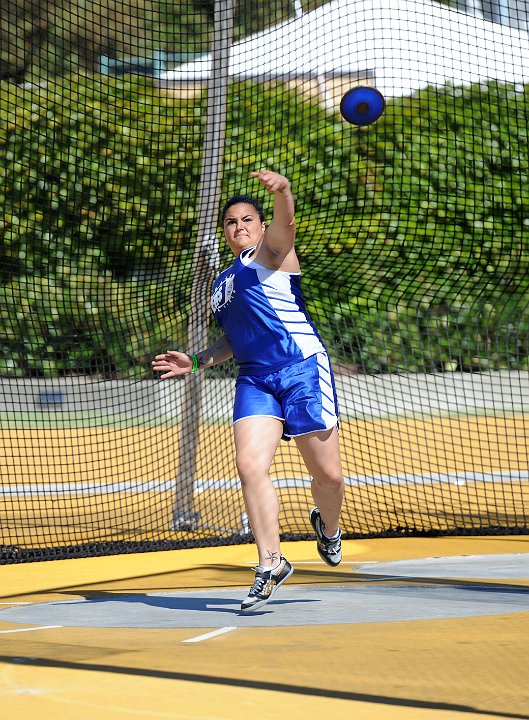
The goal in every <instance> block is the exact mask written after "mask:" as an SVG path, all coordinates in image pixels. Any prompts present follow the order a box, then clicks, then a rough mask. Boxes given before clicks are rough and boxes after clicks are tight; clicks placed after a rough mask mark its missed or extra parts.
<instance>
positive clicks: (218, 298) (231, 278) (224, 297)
mask: <svg viewBox="0 0 529 720" xmlns="http://www.w3.org/2000/svg"><path fill="white" fill-rule="evenodd" d="M234 284H235V274H233V273H232V274H231V275H227V276H226V277H225V278H224V280H223V281H222V282H221V283H219V285H218V287H216V288H215V290H214V292H213V295H212V296H211V309H212V310H213V312H214V313H216V312H218V311H219V310H222V308H223V307H226V305H228V304H229V303H230V302H231V299H232V297H233V294H234V292H235V291H234Z"/></svg>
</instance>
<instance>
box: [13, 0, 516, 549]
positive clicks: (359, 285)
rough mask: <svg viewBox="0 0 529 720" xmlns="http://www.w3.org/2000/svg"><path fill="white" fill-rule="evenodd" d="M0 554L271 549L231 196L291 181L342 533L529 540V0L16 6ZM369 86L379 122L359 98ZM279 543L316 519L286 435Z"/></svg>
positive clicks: (302, 533) (277, 477)
mask: <svg viewBox="0 0 529 720" xmlns="http://www.w3.org/2000/svg"><path fill="white" fill-rule="evenodd" d="M0 14H1V20H2V22H1V31H0V33H1V56H0V57H1V60H0V63H1V64H0V72H1V78H2V79H1V83H0V102H1V114H0V154H1V163H0V174H1V180H2V182H1V185H0V190H1V194H2V198H1V200H2V215H1V217H0V239H1V245H0V274H1V276H2V285H1V287H0V313H1V325H0V420H1V422H0V467H1V476H0V477H1V485H0V561H1V562H20V561H24V560H38V559H49V558H57V557H74V556H80V555H87V554H109V553H122V552H129V551H133V550H151V549H167V548H175V547H186V546H187V547H189V546H192V545H199V544H202V545H208V544H215V543H217V544H218V543H238V542H245V541H249V540H251V538H252V536H251V529H250V527H249V525H248V521H247V518H246V516H245V512H244V505H243V500H242V495H241V491H240V488H239V483H238V480H237V474H236V467H235V458H234V449H233V441H232V429H231V408H232V402H233V391H234V383H235V376H236V368H235V366H234V365H233V363H232V362H229V363H226V364H223V365H219V366H217V367H215V368H213V369H211V370H208V371H205V372H199V373H196V374H194V375H192V376H188V377H186V378H185V379H184V380H171V381H161V380H160V379H159V378H158V377H156V376H154V375H153V372H152V370H151V360H152V358H153V357H154V355H156V354H157V353H159V352H163V351H165V350H167V349H170V348H172V349H180V350H185V351H189V352H193V351H196V350H199V349H202V348H203V347H205V346H206V345H207V344H209V343H211V342H212V341H213V340H214V339H215V338H216V337H218V336H219V330H218V329H217V328H216V326H215V325H214V323H213V322H212V320H211V316H210V312H209V292H210V286H211V281H212V279H213V277H214V276H215V273H216V272H218V271H219V270H220V269H221V268H223V267H226V266H227V265H229V264H230V263H231V261H232V260H231V256H230V253H229V250H228V248H227V247H226V245H225V242H224V240H223V238H222V233H221V231H220V229H219V225H218V208H219V203H220V202H224V200H226V199H227V198H228V197H230V196H232V195H234V194H240V193H243V194H248V195H252V196H254V197H256V199H258V200H259V201H261V202H262V203H263V205H264V207H265V211H267V212H268V215H270V212H271V209H272V208H271V198H270V196H268V195H267V194H266V193H265V192H264V191H262V189H261V187H260V185H259V183H258V182H256V181H255V180H254V179H253V178H251V176H250V173H251V171H253V170H257V169H263V168H270V169H273V170H276V171H278V172H280V173H282V174H284V175H286V176H287V177H288V178H289V179H290V182H291V185H292V189H293V192H294V196H295V199H296V208H297V212H296V215H297V225H298V234H297V251H298V255H299V257H300V261H301V266H302V284H303V289H304V293H305V297H306V300H307V304H308V308H309V310H310V313H311V315H312V318H313V320H314V322H315V325H316V326H317V328H318V329H319V331H320V334H321V335H322V337H323V339H324V341H325V343H326V344H327V347H328V349H329V352H330V355H331V358H332V361H333V364H334V369H335V372H336V378H337V387H338V393H339V400H340V417H341V425H340V442H341V450H342V459H343V470H344V475H345V482H346V496H345V503H344V508H343V514H342V527H343V530H344V535H345V536H346V537H356V536H364V535H378V534H400V535H406V534H417V533H432V534H435V533H474V534H475V533H493V532H498V533H522V532H527V520H528V511H529V489H528V488H529V474H528V466H529V465H528V459H529V458H528V444H529V443H528V434H529V419H528V412H529V379H528V370H529V180H528V178H529V148H528V135H529V126H528V118H529V115H528V108H529V105H528V102H529V89H528V86H527V85H526V84H525V83H526V82H527V80H528V75H529V69H528V68H529V34H528V31H527V30H528V25H527V21H528V8H527V6H526V3H523V2H516V3H514V2H513V3H512V6H510V5H509V3H501V4H498V6H497V7H496V6H495V4H494V3H485V2H482V3H480V2H479V1H478V2H473V3H470V4H469V5H468V6H467V5H466V4H465V3H459V4H458V7H457V8H456V7H453V6H448V5H443V4H439V3H437V2H428V1H426V0H425V1H424V2H423V1H421V0H400V1H399V2H393V1H392V0H356V1H352V0H350V1H347V0H333V1H332V2H327V3H324V2H321V1H317V0H304V1H303V2H299V0H298V1H297V2H288V1H287V0H285V1H282V0H278V1H277V2H273V3H269V2H266V1H265V0H262V1H261V0H260V1H259V2H252V3H250V2H246V0H240V1H239V2H238V3H234V2H233V0H218V1H217V2H213V1H212V0H209V1H208V0H194V1H193V0H180V1H178V0H175V2H164V0H161V1H160V2H149V1H148V0H146V1H145V2H141V1H140V0H137V1H135V0H130V1H129V0H124V1H123V2H120V1H119V0H116V1H115V2H112V1H111V0H101V1H100V2H91V3H86V2H81V1H80V0H79V1H73V2H68V3H66V2H62V1H61V0H57V2H26V1H25V0H9V2H7V3H3V4H2V9H1V10H0ZM356 86H363V87H368V88H377V89H378V90H379V91H380V92H381V93H382V95H383V96H384V98H385V102H386V105H385V111H384V113H383V114H382V116H381V117H380V118H379V119H378V120H377V121H376V122H374V123H372V124H370V125H353V124H351V123H348V122H346V121H345V120H344V119H343V118H342V116H341V114H340V101H341V98H342V96H343V95H344V93H346V92H347V91H348V90H350V89H351V88H353V87H356ZM272 474H273V478H274V483H275V485H276V487H277V491H278V493H279V495H280V500H281V515H280V524H281V531H282V533H283V536H284V537H286V538H290V539H297V538H306V537H308V536H309V535H310V533H311V527H310V523H309V521H308V515H307V510H308V508H309V507H310V503H311V500H310V477H308V475H307V471H306V469H305V467H304V465H303V463H302V462H301V458H300V456H299V454H298V452H297V450H296V447H295V443H293V442H290V443H287V442H284V443H282V444H281V446H280V448H279V451H278V453H277V455H276V458H275V461H274V464H273V467H272Z"/></svg>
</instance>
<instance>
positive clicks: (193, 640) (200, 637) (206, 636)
mask: <svg viewBox="0 0 529 720" xmlns="http://www.w3.org/2000/svg"><path fill="white" fill-rule="evenodd" d="M232 630H237V628H236V627H231V626H227V627H222V628H219V629H218V630H212V631H211V632H208V633H205V634H204V635H197V637H194V638H189V640H182V642H185V643H196V642H202V640H209V639H210V638H212V637H217V635H224V633H229V632H231V631H232Z"/></svg>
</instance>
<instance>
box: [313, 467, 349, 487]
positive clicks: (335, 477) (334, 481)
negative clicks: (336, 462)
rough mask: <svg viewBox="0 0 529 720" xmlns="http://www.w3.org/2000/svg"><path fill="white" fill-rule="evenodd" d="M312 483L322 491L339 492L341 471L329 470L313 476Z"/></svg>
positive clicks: (341, 484) (341, 478)
mask: <svg viewBox="0 0 529 720" xmlns="http://www.w3.org/2000/svg"><path fill="white" fill-rule="evenodd" d="M312 482H313V483H314V484H315V485H316V486H317V487H320V488H322V490H327V491H334V492H339V491H341V490H342V489H343V486H344V482H343V475H342V472H341V470H339V469H336V470H331V471H328V472H325V473H321V474H318V475H315V476H313V478H312Z"/></svg>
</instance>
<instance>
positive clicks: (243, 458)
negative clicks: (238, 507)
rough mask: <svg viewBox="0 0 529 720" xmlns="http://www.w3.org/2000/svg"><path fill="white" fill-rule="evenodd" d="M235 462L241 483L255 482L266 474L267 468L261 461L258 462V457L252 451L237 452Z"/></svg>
mask: <svg viewBox="0 0 529 720" xmlns="http://www.w3.org/2000/svg"><path fill="white" fill-rule="evenodd" d="M235 464H236V466H237V473H238V475H239V478H240V479H241V482H242V483H243V485H246V484H250V483H252V482H257V481H259V480H260V479H262V478H266V477H267V476H268V468H267V467H264V466H263V463H261V462H259V459H258V458H256V457H254V456H253V454H252V453H247V452H244V451H239V452H237V454H236V457H235Z"/></svg>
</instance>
